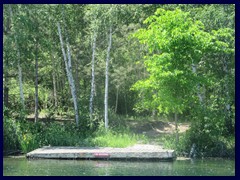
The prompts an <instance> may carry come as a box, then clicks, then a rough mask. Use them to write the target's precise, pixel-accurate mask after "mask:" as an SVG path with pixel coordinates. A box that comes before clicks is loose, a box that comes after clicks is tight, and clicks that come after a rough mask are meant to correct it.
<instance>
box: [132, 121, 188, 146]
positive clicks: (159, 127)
mask: <svg viewBox="0 0 240 180" xmlns="http://www.w3.org/2000/svg"><path fill="white" fill-rule="evenodd" d="M128 126H129V127H130V130H131V131H132V132H133V133H135V134H144V135H145V136H146V137H147V138H148V139H149V140H150V141H151V144H156V143H157V139H159V137H161V136H163V135H166V134H173V133H175V123H174V122H163V121H141V122H140V121H129V123H128ZM189 126H190V125H189V123H179V124H178V129H179V133H183V132H185V131H186V130H188V129H189ZM157 144H159V143H157Z"/></svg>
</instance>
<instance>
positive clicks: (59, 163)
mask: <svg viewBox="0 0 240 180" xmlns="http://www.w3.org/2000/svg"><path fill="white" fill-rule="evenodd" d="M3 165H4V167H3V170H4V171H3V174H4V175H5V176H8V175H11V176H15V175H17V176H36V175H38V176H109V175H111V176H203V175H205V176H207V175H210V176H212V175H220V176H224V175H235V161H233V160H224V159H218V160H214V159H208V160H197V159H196V160H182V161H174V162H158V161H154V162H143V161H102V160H49V159H48V160H47V159H46V160H43V159H38V160H27V159H25V158H22V159H19V158H18V159H15V158H4V164H3Z"/></svg>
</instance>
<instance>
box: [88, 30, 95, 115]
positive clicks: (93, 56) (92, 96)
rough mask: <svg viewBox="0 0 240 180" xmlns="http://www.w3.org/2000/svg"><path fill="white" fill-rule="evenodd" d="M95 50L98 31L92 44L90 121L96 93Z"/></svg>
mask: <svg viewBox="0 0 240 180" xmlns="http://www.w3.org/2000/svg"><path fill="white" fill-rule="evenodd" d="M95 49H96V31H94V35H93V43H92V50H93V51H92V82H91V95H90V104H89V111H90V119H92V115H93V98H94V91H95V71H94V59H95Z"/></svg>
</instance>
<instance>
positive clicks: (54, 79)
mask: <svg viewBox="0 0 240 180" xmlns="http://www.w3.org/2000/svg"><path fill="white" fill-rule="evenodd" d="M52 78H53V97H54V108H55V109H56V108H57V105H58V103H57V86H56V75H55V72H53V73H52Z"/></svg>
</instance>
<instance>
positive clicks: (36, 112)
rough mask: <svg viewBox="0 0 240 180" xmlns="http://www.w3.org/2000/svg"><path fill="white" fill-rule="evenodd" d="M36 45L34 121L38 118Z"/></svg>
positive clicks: (36, 60) (36, 61)
mask: <svg viewBox="0 0 240 180" xmlns="http://www.w3.org/2000/svg"><path fill="white" fill-rule="evenodd" d="M37 48H38V46H37V45H36V54H35V56H36V57H35V58H36V59H35V118H34V122H35V123H36V122H37V120H38V54H37V52H38V49H37Z"/></svg>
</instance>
